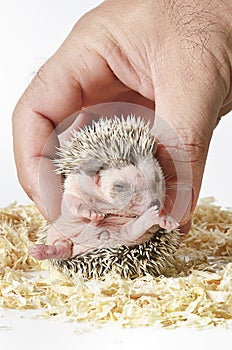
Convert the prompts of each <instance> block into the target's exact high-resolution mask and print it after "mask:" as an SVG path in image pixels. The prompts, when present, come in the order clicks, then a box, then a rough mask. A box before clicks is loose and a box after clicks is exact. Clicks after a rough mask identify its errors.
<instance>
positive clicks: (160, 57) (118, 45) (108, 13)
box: [13, 0, 232, 232]
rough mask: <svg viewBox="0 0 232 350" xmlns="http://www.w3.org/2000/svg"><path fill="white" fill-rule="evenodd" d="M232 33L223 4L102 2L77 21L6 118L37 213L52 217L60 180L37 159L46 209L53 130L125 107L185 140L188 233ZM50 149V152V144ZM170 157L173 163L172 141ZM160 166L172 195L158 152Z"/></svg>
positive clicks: (225, 93)
mask: <svg viewBox="0 0 232 350" xmlns="http://www.w3.org/2000/svg"><path fill="white" fill-rule="evenodd" d="M231 33H232V3H231V0H212V1H206V0H202V1H198V0H184V1H183V0H173V1H168V0H156V1H155V0H141V1H136V5H135V2H134V1H133V0H119V1H113V0H107V1H105V2H103V3H102V4H101V5H100V6H99V7H97V8H96V9H94V10H92V11H91V12H89V13H87V14H86V15H85V16H83V17H82V18H81V19H80V20H79V21H78V22H77V24H76V25H75V27H74V28H73V30H72V32H71V33H70V35H69V36H68V37H67V39H66V40H65V42H64V43H63V44H62V45H61V47H60V48H59V49H58V51H57V52H56V53H55V54H54V55H53V56H52V57H51V58H50V59H49V60H48V61H47V63H46V64H45V65H44V66H43V67H42V68H41V69H40V71H39V73H38V74H37V76H36V77H35V78H34V79H33V81H32V82H31V84H30V86H29V87H28V89H27V90H26V91H25V93H24V94H23V96H22V98H21V99H20V101H19V103H18V104H17V106H16V108H15V111H14V115H13V131H14V152H15V159H16V165H17V170H18V176H19V180H20V182H21V184H22V186H23V188H24V189H25V191H26V192H27V193H28V195H29V196H30V197H31V198H32V199H33V200H34V202H35V204H36V205H37V206H38V208H39V209H40V211H41V212H42V214H43V215H44V216H45V217H47V218H49V219H51V218H52V219H55V218H57V217H58V215H59V206H57V205H56V203H58V202H59V201H60V198H61V192H60V191H59V188H60V180H59V178H58V177H55V176H54V175H53V172H52V170H53V169H52V165H51V163H50V160H49V158H52V157H53V154H50V153H49V152H48V153H47V154H45V155H44V164H45V168H46V171H47V179H48V182H50V184H51V185H50V186H48V189H49V191H50V192H49V194H50V203H48V205H47V207H46V208H45V207H44V205H43V203H42V200H41V197H40V191H39V181H38V172H39V161H40V158H41V154H42V150H43V147H44V144H45V143H46V141H47V139H48V136H49V135H50V133H51V132H52V130H53V129H54V127H55V126H57V125H58V124H59V123H60V122H61V121H63V120H65V118H67V117H68V116H69V115H71V114H72V113H74V112H76V111H77V110H80V109H82V108H83V107H87V106H91V105H94V104H98V103H102V102H110V101H125V102H133V103H137V104H141V105H144V106H147V107H150V108H155V110H156V113H157V114H158V115H160V116H162V118H164V119H165V120H167V121H168V123H169V124H170V125H171V126H172V127H173V128H174V129H175V130H176V131H177V134H178V136H179V137H180V138H182V140H183V141H184V144H185V146H186V149H187V152H188V156H189V161H190V163H191V166H192V174H193V181H192V200H191V203H190V204H189V208H187V209H188V210H186V214H185V215H184V216H183V218H182V219H181V222H180V224H181V225H182V231H183V232H186V231H188V229H189V224H190V220H191V216H192V213H193V210H194V208H195V205H196V202H197V198H198V195H199V190H200V185H201V180H202V175H203V171H204V166H205V161H206V157H207V152H208V147H209V143H210V140H211V137H212V132H213V130H214V128H215V126H216V125H217V123H218V121H219V120H220V118H221V116H223V115H224V114H225V113H227V112H228V111H230V110H231V108H232V89H231V82H232V79H231V78H232V77H231V72H232V43H231V37H232V35H231ZM51 143H53V144H54V145H55V144H57V140H56V138H55V137H54V138H53V139H52V141H51ZM165 147H166V149H167V150H168V147H169V145H168V144H166V145H165ZM176 151H177V152H176V157H178V142H176ZM159 158H160V162H161V165H162V167H163V169H164V173H165V174H166V175H167V187H169V188H172V184H173V183H175V181H177V180H176V179H175V177H174V176H172V175H173V174H172V169H171V167H170V166H169V165H170V164H169V161H170V159H168V158H167V157H166V156H165V152H163V150H160V155H159ZM180 161H181V159H180ZM183 178H184V174H183ZM178 181H180V179H178ZM169 195H170V197H172V190H170V191H169Z"/></svg>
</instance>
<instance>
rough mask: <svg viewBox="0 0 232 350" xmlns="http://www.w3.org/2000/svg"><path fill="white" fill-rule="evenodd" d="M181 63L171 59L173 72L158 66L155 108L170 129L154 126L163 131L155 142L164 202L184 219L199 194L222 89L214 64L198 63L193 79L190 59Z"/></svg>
mask: <svg viewBox="0 0 232 350" xmlns="http://www.w3.org/2000/svg"><path fill="white" fill-rule="evenodd" d="M181 63H182V65H181V67H180V65H179V64H175V63H174V64H173V66H172V67H171V68H172V72H171V71H169V69H167V70H166V71H162V72H159V73H160V74H162V84H161V83H160V81H161V80H160V79H161V77H160V76H159V74H158V76H157V72H156V74H154V85H155V87H156V88H155V91H156V96H155V97H156V114H157V115H158V116H159V117H160V119H162V120H163V121H164V123H166V125H168V129H169V131H167V128H166V129H165V128H162V127H161V128H160V129H159V128H158V129H159V130H160V132H161V138H162V137H163V139H162V140H163V142H162V145H163V147H160V148H158V152H159V151H160V154H159V160H160V163H161V166H162V168H163V170H164V174H165V176H166V178H167V181H166V195H167V200H166V202H165V208H166V209H167V211H168V212H169V213H171V215H172V216H173V217H174V218H175V219H176V220H177V221H179V222H180V224H181V225H184V224H186V223H188V222H189V219H190V218H191V215H192V213H193V210H194V208H195V205H196V202H197V199H198V195H199V191H200V186H201V181H202V176H203V171H204V166H205V161H206V156H207V152H208V147H209V143H210V139H211V136H212V132H213V129H214V127H215V125H216V120H217V116H218V113H219V110H220V106H221V105H222V103H223V99H224V96H223V93H221V92H224V91H223V87H222V89H221V92H219V93H218V90H219V89H218V86H217V87H216V85H215V79H216V78H217V76H215V72H214V71H213V70H212V71H211V72H210V74H208V73H209V72H208V73H207V72H205V71H204V70H203V69H202V70H200V69H199V68H198V71H195V76H194V83H193V82H192V81H191V80H190V81H188V80H185V79H184V77H185V75H184V69H185V68H186V67H184V64H185V65H187V64H189V62H188V61H187V60H186V62H181ZM202 77H203V78H202ZM218 84H219V85H220V79H218ZM157 118H158V117H157ZM162 133H163V134H162ZM164 134H165V135H164ZM189 166H190V168H189ZM185 230H186V227H185Z"/></svg>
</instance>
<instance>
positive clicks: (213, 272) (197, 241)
mask: <svg viewBox="0 0 232 350" xmlns="http://www.w3.org/2000/svg"><path fill="white" fill-rule="evenodd" d="M44 225H46V222H45V220H44V219H43V218H42V217H41V215H40V214H39V213H38V211H37V209H36V208H35V207H34V206H33V205H27V206H20V205H17V204H16V203H13V204H12V205H10V206H9V207H7V208H4V209H2V210H1V211H0V259H1V260H0V261H1V263H0V307H1V308H11V309H20V310H26V309H42V311H41V315H40V317H44V318H49V317H52V318H55V319H59V320H63V321H74V322H78V323H80V322H87V323H90V324H91V325H92V324H94V325H96V327H98V326H99V325H103V324H106V323H109V322H116V323H117V324H119V325H121V326H122V327H137V326H157V327H164V328H175V327H180V326H185V327H186V326H188V327H197V328H208V327H213V326H223V327H227V328H232V210H231V209H226V210H225V209H224V210H223V209H222V208H221V207H219V206H216V205H215V204H214V199H213V198H207V199H204V200H202V201H200V203H199V204H198V206H197V208H196V211H195V214H194V218H193V226H192V230H191V232H189V233H188V234H187V235H185V236H184V237H183V239H182V242H181V246H180V248H179V249H178V251H177V253H176V255H175V258H176V264H175V268H174V269H173V270H172V271H170V274H169V275H170V277H164V276H160V277H158V278H154V277H151V276H150V275H147V276H145V277H141V278H136V279H135V280H125V279H122V278H121V277H119V276H117V275H110V274H109V275H107V276H106V277H105V279H104V280H92V281H89V282H84V281H83V280H81V278H79V277H76V279H75V280H71V279H68V277H66V276H65V275H63V274H61V273H59V272H57V271H54V270H52V269H51V265H50V264H49V262H38V261H36V260H34V259H33V258H32V257H30V256H29V253H28V249H29V246H30V245H31V244H33V243H34V242H37V241H38V240H39V239H41V234H40V231H41V232H42V231H43V230H41V228H42V227H44Z"/></svg>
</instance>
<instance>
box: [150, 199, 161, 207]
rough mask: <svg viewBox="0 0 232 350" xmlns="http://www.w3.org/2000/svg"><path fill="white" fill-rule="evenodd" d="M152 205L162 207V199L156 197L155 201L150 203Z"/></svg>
mask: <svg viewBox="0 0 232 350" xmlns="http://www.w3.org/2000/svg"><path fill="white" fill-rule="evenodd" d="M150 206H151V207H157V209H159V208H160V201H159V200H158V199H156V200H155V201H152V202H151V204H150Z"/></svg>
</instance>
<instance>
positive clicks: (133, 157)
mask: <svg viewBox="0 0 232 350" xmlns="http://www.w3.org/2000/svg"><path fill="white" fill-rule="evenodd" d="M129 162H130V163H131V164H133V165H137V164H138V157H136V155H135V154H134V152H133V153H132V152H131V153H130V155H129Z"/></svg>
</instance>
